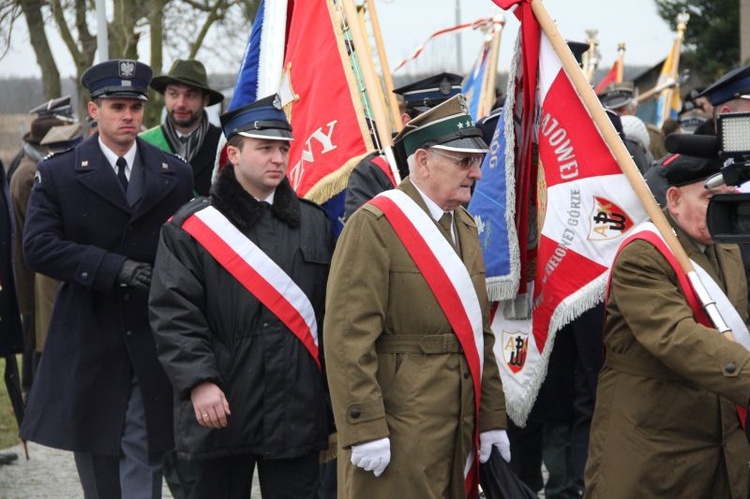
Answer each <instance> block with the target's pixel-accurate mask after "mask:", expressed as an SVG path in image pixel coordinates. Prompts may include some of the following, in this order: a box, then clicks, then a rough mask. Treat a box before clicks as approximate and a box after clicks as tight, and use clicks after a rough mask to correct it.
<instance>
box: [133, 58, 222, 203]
mask: <svg viewBox="0 0 750 499" xmlns="http://www.w3.org/2000/svg"><path fill="white" fill-rule="evenodd" d="M151 88H153V89H154V90H156V91H157V92H159V93H160V94H162V95H163V96H164V106H165V107H166V108H167V116H166V118H165V120H164V123H162V124H161V125H158V126H155V127H153V128H151V129H150V130H147V131H145V132H143V133H142V134H141V138H142V139H143V140H145V141H146V142H148V143H149V144H151V145H154V146H156V147H158V148H159V149H161V150H162V151H167V152H173V153H176V154H178V155H179V156H181V157H183V158H185V159H186V160H187V161H188V163H190V166H191V167H192V168H193V180H194V186H195V192H196V193H197V194H198V195H199V196H208V191H209V189H210V187H211V173H212V172H213V168H214V161H215V160H216V147H217V145H218V144H219V138H220V137H221V129H220V128H219V127H217V126H215V125H212V124H211V123H209V122H208V115H207V114H206V111H205V108H206V107H207V106H213V105H214V104H218V103H219V102H221V101H223V100H224V95H222V93H221V92H218V91H216V90H214V89H212V88H211V87H209V86H208V76H206V68H205V67H204V66H203V64H201V63H200V62H199V61H196V60H194V59H188V60H182V59H177V60H176V61H174V64H172V67H171V68H169V72H168V73H167V74H165V75H160V76H155V77H154V79H153V80H151Z"/></svg>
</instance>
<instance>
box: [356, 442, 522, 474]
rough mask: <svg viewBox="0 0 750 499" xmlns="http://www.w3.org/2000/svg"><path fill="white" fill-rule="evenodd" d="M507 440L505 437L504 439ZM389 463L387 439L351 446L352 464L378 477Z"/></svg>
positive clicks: (389, 450) (389, 447) (389, 445)
mask: <svg viewBox="0 0 750 499" xmlns="http://www.w3.org/2000/svg"><path fill="white" fill-rule="evenodd" d="M505 440H506V441H507V440H508V439H507V437H506V439H505ZM390 462H391V441H390V440H389V439H388V438H381V439H379V440H373V441H372V442H367V443H364V444H357V445H352V464H353V465H354V466H357V467H359V468H362V469H363V470H365V471H372V472H373V473H374V474H375V476H376V477H377V476H380V475H382V474H383V471H385V468H386V466H388V463H390Z"/></svg>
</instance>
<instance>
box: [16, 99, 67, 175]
mask: <svg viewBox="0 0 750 499" xmlns="http://www.w3.org/2000/svg"><path fill="white" fill-rule="evenodd" d="M29 114H36V116H37V118H46V119H50V118H55V119H57V120H60V121H64V122H66V123H75V119H74V118H73V106H71V105H70V95H65V96H63V97H58V98H57V99H50V100H48V101H47V102H44V103H42V104H39V105H38V106H36V107H35V108H33V109H29ZM25 148H26V146H25V141H24V144H23V145H22V146H21V150H20V151H18V153H17V154H16V155H15V156H14V157H13V159H12V160H11V161H10V163H9V164H8V179H7V180H8V183H10V181H11V180H12V179H13V174H14V173H15V172H16V169H17V168H18V164H19V163H20V162H21V159H23V157H24V155H25V154H26V151H25V150H24V149H25Z"/></svg>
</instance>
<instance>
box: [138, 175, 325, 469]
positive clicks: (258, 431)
mask: <svg viewBox="0 0 750 499" xmlns="http://www.w3.org/2000/svg"><path fill="white" fill-rule="evenodd" d="M209 205H213V206H214V207H215V208H216V209H218V210H219V211H220V212H221V213H223V214H224V215H225V216H226V217H227V218H228V219H229V220H230V221H231V222H232V224H233V225H235V226H236V227H237V228H238V229H239V230H240V231H242V233H243V234H244V235H245V236H247V237H248V238H249V239H250V240H252V241H253V242H254V243H255V244H256V245H258V247H259V248H260V249H261V250H262V251H263V252H265V253H266V254H267V255H268V256H269V257H271V259H273V261H274V262H276V263H277V264H278V265H279V266H280V267H281V268H282V269H284V271H285V272H286V273H287V274H288V275H290V277H292V279H293V280H294V281H295V282H296V283H297V285H298V286H299V287H300V288H301V289H302V290H303V292H304V293H305V294H306V295H307V297H308V298H309V299H310V302H311V303H312V306H313V307H314V309H315V314H316V318H317V322H318V328H319V332H318V334H319V346H320V351H321V352H322V342H321V341H320V336H321V335H322V324H323V310H324V303H325V286H326V280H327V278H328V268H329V265H330V262H331V254H332V251H333V235H332V232H331V228H330V225H329V222H328V219H327V218H326V216H325V213H324V212H323V210H321V209H320V208H319V207H318V206H316V205H314V204H313V203H311V202H308V201H305V200H300V199H299V198H298V197H297V196H296V194H295V193H294V191H292V188H291V187H290V185H289V183H288V181H286V180H285V181H284V182H283V183H282V184H281V185H280V186H279V187H278V188H277V189H276V194H275V198H274V204H273V205H272V206H269V205H268V204H267V203H260V202H258V201H256V200H255V199H254V198H253V197H252V196H250V195H249V194H248V193H247V192H245V190H244V189H243V188H242V187H241V186H240V185H239V184H238V183H237V180H236V179H235V177H234V170H233V169H232V168H231V167H227V168H224V169H223V170H222V173H221V175H220V177H219V180H218V181H217V183H216V184H215V185H214V187H213V188H212V193H211V197H210V198H209V199H205V198H202V199H196V200H194V201H193V202H191V203H190V204H188V205H187V206H185V207H184V208H183V209H182V210H180V211H179V212H178V213H177V215H175V217H174V218H173V219H172V220H171V221H170V222H169V223H168V224H166V225H165V226H164V228H163V229H162V236H161V240H160V242H159V251H158V253H157V258H156V266H155V268H154V279H153V283H152V287H151V296H150V302H149V303H150V318H151V325H152V329H153V331H154V335H155V337H156V343H157V346H158V350H159V360H161V362H162V365H163V366H164V369H165V370H166V372H167V375H168V376H169V378H170V380H171V381H172V385H173V386H174V389H175V440H176V447H177V451H178V453H180V455H182V456H185V457H189V458H197V459H205V458H214V457H220V456H227V455H233V454H240V453H251V454H256V455H259V456H263V457H265V458H292V457H299V456H302V455H305V454H309V453H310V452H313V451H317V450H321V449H324V448H325V447H326V444H327V434H328V429H329V428H328V416H327V414H328V413H327V408H328V397H327V394H326V389H325V383H324V379H325V378H324V375H323V373H322V372H321V370H320V369H319V368H318V366H317V364H316V363H315V361H314V359H313V358H312V356H311V355H310V354H309V353H308V351H307V349H306V348H305V347H304V346H303V344H302V342H301V341H300V340H298V339H297V337H296V336H294V334H293V333H292V332H291V331H289V330H288V329H287V328H286V326H284V324H283V323H282V322H281V321H280V320H279V319H278V318H277V317H276V316H275V315H273V314H272V313H271V312H270V311H269V310H268V309H267V308H266V307H265V306H263V305H262V304H261V303H260V302H259V301H258V300H257V299H256V298H255V297H254V296H253V295H251V294H250V292H249V291H248V290H247V289H246V288H244V287H243V286H242V284H240V283H239V282H238V281H237V280H236V279H235V278H234V277H232V276H231V275H230V274H229V273H228V272H227V271H226V270H225V269H224V268H223V267H222V266H221V265H220V264H219V263H218V262H217V261H216V260H215V259H214V258H213V257H212V256H211V255H210V254H209V253H208V252H207V251H206V250H205V248H203V247H202V246H201V245H200V244H199V243H197V242H196V241H195V239H193V238H192V236H190V235H189V234H188V233H187V232H185V231H184V230H183V229H182V224H183V223H184V221H185V220H186V219H187V218H188V217H190V216H191V215H192V214H193V213H196V212H198V211H200V210H202V209H204V208H206V207H208V206H209ZM205 381H211V382H214V383H216V384H217V385H219V387H220V388H221V389H222V390H223V391H224V394H225V395H226V397H227V401H228V402H229V409H230V411H231V416H230V417H229V425H228V426H227V427H226V428H223V429H220V430H215V429H210V428H204V427H202V426H200V425H199V424H198V423H197V421H196V419H195V411H194V410H193V404H192V402H191V400H190V392H191V389H192V388H193V387H195V386H196V385H198V384H200V383H202V382H205Z"/></svg>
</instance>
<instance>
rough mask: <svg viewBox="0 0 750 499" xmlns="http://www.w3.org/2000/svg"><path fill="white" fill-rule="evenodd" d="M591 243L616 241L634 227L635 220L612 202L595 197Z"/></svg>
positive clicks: (590, 235)
mask: <svg viewBox="0 0 750 499" xmlns="http://www.w3.org/2000/svg"><path fill="white" fill-rule="evenodd" d="M591 222H592V223H591V231H590V232H589V240H590V241H606V240H608V239H615V238H618V237H620V236H622V235H623V234H625V233H626V232H627V231H629V230H630V229H631V228H632V227H633V225H634V224H633V220H632V219H631V218H630V217H629V216H628V214H627V213H626V212H625V210H623V209H622V208H620V207H619V206H617V205H616V204H615V203H613V202H612V201H610V200H608V199H605V198H603V197H600V196H594V210H593V213H592V214H591Z"/></svg>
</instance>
